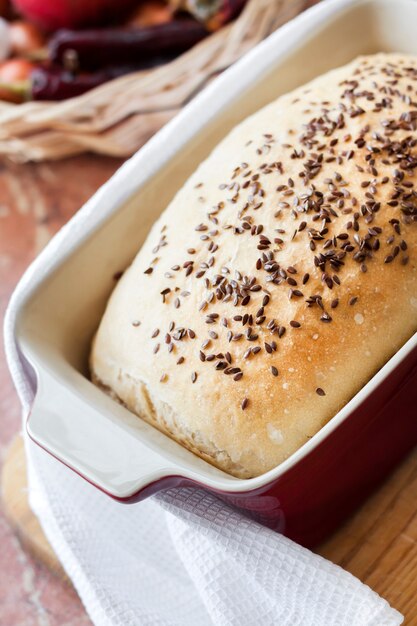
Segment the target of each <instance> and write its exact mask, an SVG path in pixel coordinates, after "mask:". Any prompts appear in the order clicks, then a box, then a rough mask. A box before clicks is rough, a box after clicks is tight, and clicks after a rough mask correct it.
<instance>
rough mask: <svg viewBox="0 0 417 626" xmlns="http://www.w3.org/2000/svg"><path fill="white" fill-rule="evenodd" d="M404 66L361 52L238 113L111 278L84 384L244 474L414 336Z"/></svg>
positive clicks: (410, 77) (295, 439) (338, 403)
mask: <svg viewBox="0 0 417 626" xmlns="http://www.w3.org/2000/svg"><path fill="white" fill-rule="evenodd" d="M416 128H417V59H416V58H413V57H409V56H402V55H396V54H390V55H385V54H378V55H375V56H368V57H361V58H359V59H357V60H355V61H354V62H352V63H351V64H349V65H347V66H345V67H343V68H340V69H337V70H334V71H332V72H329V73H328V74H326V75H324V76H321V77H320V78H317V79H316V80H314V81H313V82H311V83H309V84H308V85H306V86H303V87H301V88H299V89H297V90H295V91H294V92H292V93H289V94H287V95H285V96H283V97H280V98H278V100H276V101H275V102H272V103H271V104H270V105H268V106H266V107H265V108H263V109H262V110H261V111H259V112H257V113H255V114H254V115H252V116H251V117H250V118H248V119H246V120H245V121H244V122H243V123H241V124H239V125H238V126H237V127H236V128H234V130H232V131H231V132H230V134H229V135H228V136H227V137H226V138H225V139H224V140H223V141H222V142H221V143H220V144H219V145H218V146H217V147H216V148H215V150H214V151H213V152H212V154H211V155H210V156H209V157H208V158H207V160H206V161H204V162H203V163H202V164H201V165H200V166H199V167H198V168H197V170H196V171H195V172H194V174H193V175H192V176H191V177H190V178H189V180H188V181H187V182H186V184H185V185H184V186H183V187H182V188H181V189H180V190H179V191H178V193H177V195H176V196H175V198H174V199H173V200H172V202H171V203H170V205H169V206H168V208H167V209H166V211H165V212H164V213H163V214H162V216H161V218H160V219H159V220H158V222H157V223H156V224H155V225H154V227H153V229H152V231H151V233H150V234H149V237H148V239H147V241H146V243H145V244H144V246H143V247H142V249H141V250H140V251H139V253H138V255H137V257H136V259H135V260H134V262H133V263H132V265H131V266H130V267H129V268H128V269H127V271H126V272H125V273H124V275H123V276H122V278H121V279H120V281H119V282H118V284H117V286H116V288H115V290H114V293H113V294H112V296H111V298H110V301H109V303H108V306H107V310H106V312H105V314H104V317H103V319H102V321H101V324H100V327H99V329H98V332H97V334H96V337H95V340H94V345H93V348H92V353H91V370H92V377H93V380H94V381H95V382H96V383H98V384H99V385H101V386H102V387H103V388H105V389H106V390H107V391H109V392H110V393H112V394H113V395H114V397H116V398H117V399H118V400H120V401H121V402H123V403H124V404H125V405H126V406H127V407H128V408H129V409H130V410H131V411H133V412H134V413H136V414H137V415H139V416H140V417H141V418H143V419H144V420H146V421H148V422H149V423H150V424H153V425H154V426H156V427H157V428H159V429H160V430H161V431H163V432H164V433H166V434H167V435H169V436H170V437H172V438H174V439H176V440H177V441H178V442H179V443H181V444H182V445H184V446H186V447H187V448H189V449H190V450H191V451H193V452H194V453H196V454H198V455H200V456H201V457H203V458H204V459H206V460H207V461H209V462H210V463H212V464H213V465H216V466H217V467H219V468H221V469H223V470H224V471H226V472H229V473H230V474H233V475H234V476H237V477H245V478H246V477H253V476H257V475H259V474H261V473H263V472H265V471H267V470H270V469H271V468H273V467H275V466H276V465H277V464H279V463H280V462H282V461H283V460H284V459H286V458H287V457H288V456H289V455H291V454H292V453H293V452H294V451H295V450H297V448H299V447H300V446H302V445H303V444H304V443H305V442H306V441H307V440H308V439H309V438H311V437H312V436H313V435H314V434H315V433H316V432H317V431H318V430H319V429H320V428H321V427H322V426H323V425H324V424H326V422H328V420H330V419H331V418H332V417H333V416H334V415H335V414H336V413H337V412H338V411H339V409H341V408H342V407H343V406H344V405H345V404H346V403H347V402H348V401H349V399H351V398H352V397H353V396H354V394H355V393H356V392H357V391H358V390H359V389H360V388H361V387H363V385H365V383H366V382H367V381H368V380H369V379H370V378H371V377H372V376H373V375H374V374H375V373H376V372H377V370H378V369H379V368H381V366H382V365H384V363H385V362H386V361H387V360H388V359H389V358H390V357H391V356H392V355H393V354H394V353H395V352H396V351H397V350H398V349H399V348H400V347H401V345H403V344H404V342H405V341H406V340H407V339H408V338H409V337H410V336H411V335H412V334H413V333H414V332H415V331H416V329H417V273H416V266H417V193H416V183H417V176H416V166H417V147H416V144H417V134H416Z"/></svg>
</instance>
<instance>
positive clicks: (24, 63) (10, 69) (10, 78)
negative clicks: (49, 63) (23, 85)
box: [0, 59, 36, 85]
mask: <svg viewBox="0 0 417 626" xmlns="http://www.w3.org/2000/svg"><path fill="white" fill-rule="evenodd" d="M35 67H36V66H35V65H34V63H31V62H30V61H28V60H26V59H11V60H10V61H4V63H0V83H1V84H3V85H4V84H6V83H7V84H9V83H20V82H23V81H27V80H28V79H29V77H30V75H31V73H32V71H33V70H34V68H35Z"/></svg>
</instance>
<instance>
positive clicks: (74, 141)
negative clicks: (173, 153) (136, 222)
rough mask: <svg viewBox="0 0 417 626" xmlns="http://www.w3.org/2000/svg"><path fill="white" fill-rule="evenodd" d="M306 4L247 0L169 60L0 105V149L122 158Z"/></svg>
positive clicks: (33, 155) (35, 156)
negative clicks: (73, 94)
mask: <svg viewBox="0 0 417 626" xmlns="http://www.w3.org/2000/svg"><path fill="white" fill-rule="evenodd" d="M307 4H308V3H307V2H306V0H249V2H248V3H247V5H246V6H245V9H244V10H243V12H242V13H241V15H240V16H239V18H238V19H237V20H236V21H235V22H233V23H231V24H229V25H227V26H226V27H224V28H222V29H221V30H219V31H217V32H216V33H214V34H212V35H210V37H208V38H207V39H205V40H203V41H202V42H200V43H199V44H198V45H196V46H194V48H192V49H191V50H189V51H188V52H186V53H185V54H183V55H181V56H180V57H179V58H178V59H175V60H174V61H172V62H171V63H168V64H167V65H163V66H161V67H159V68H156V69H153V70H149V71H143V72H136V73H132V74H128V75H126V76H123V77H121V78H118V79H115V80H112V81H110V82H108V83H106V84H104V85H102V86H100V87H97V88H95V89H93V90H92V91H89V92H88V93H86V94H84V95H82V96H78V97H77V98H71V99H70V100H66V101H64V102H59V103H51V102H27V103H25V104H18V105H15V104H8V103H1V104H0V154H3V155H5V156H7V157H9V158H10V159H13V160H14V161H20V162H23V161H42V160H48V159H49V160H50V159H60V158H63V157H66V156H70V155H74V154H79V153H81V152H85V151H93V152H96V153H100V154H107V155H112V156H120V157H127V156H129V155H131V154H133V152H135V151H136V150H137V149H138V148H139V147H140V146H141V145H142V144H143V143H144V142H145V141H146V140H147V139H148V138H149V137H150V136H151V135H152V134H153V133H154V132H155V131H156V130H158V128H160V127H161V126H162V125H163V124H165V123H166V122H167V121H168V120H169V119H170V118H171V117H173V116H174V115H175V113H176V112H177V111H178V110H179V109H180V108H181V107H182V106H183V105H184V104H186V103H187V102H188V101H189V100H190V99H191V98H192V97H193V96H194V95H195V94H196V93H197V92H198V91H200V90H201V89H202V88H203V87H204V85H206V84H207V83H208V82H209V81H210V80H211V79H212V78H213V77H215V76H216V75H217V74H218V73H220V72H222V71H223V70H224V69H225V68H227V67H228V66H229V65H231V64H232V63H233V62H234V61H236V60H237V59H238V58H239V57H241V56H242V55H243V54H245V52H247V51H248V50H249V49H250V48H252V47H253V46H254V45H256V44H257V43H258V42H259V41H261V40H262V39H264V38H265V37H266V36H267V35H269V34H270V33H271V32H273V31H274V30H275V29H276V28H278V27H279V26H280V25H282V24H283V23H284V22H286V21H288V20H289V19H291V18H292V17H294V16H295V15H296V14H297V13H299V12H301V11H302V10H303V9H304V8H305V6H306V5H307ZM310 4H311V2H310Z"/></svg>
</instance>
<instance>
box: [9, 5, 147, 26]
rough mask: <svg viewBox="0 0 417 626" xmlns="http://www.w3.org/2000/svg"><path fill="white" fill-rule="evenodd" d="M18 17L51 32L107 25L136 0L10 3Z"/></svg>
mask: <svg viewBox="0 0 417 626" xmlns="http://www.w3.org/2000/svg"><path fill="white" fill-rule="evenodd" d="M13 5H14V7H15V8H16V10H17V11H18V13H19V14H21V15H23V16H24V17H25V18H26V19H28V20H29V21H31V22H34V23H35V24H37V25H39V26H41V27H42V28H44V29H45V30H48V31H52V30H56V29H58V28H77V27H80V26H85V25H95V24H102V23H105V22H108V21H109V20H113V19H116V18H119V17H120V16H123V15H124V14H126V13H127V12H128V11H129V10H130V9H133V8H134V7H135V6H136V5H137V0H13Z"/></svg>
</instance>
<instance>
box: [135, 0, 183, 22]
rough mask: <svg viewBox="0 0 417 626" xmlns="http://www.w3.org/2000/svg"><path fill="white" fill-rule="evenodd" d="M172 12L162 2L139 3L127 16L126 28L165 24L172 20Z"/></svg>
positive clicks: (156, 0) (149, 0) (152, 0)
mask: <svg viewBox="0 0 417 626" xmlns="http://www.w3.org/2000/svg"><path fill="white" fill-rule="evenodd" d="M172 16H173V10H172V8H171V7H170V6H169V5H168V4H167V3H166V2H165V1H164V0H147V2H141V3H140V4H139V5H138V7H137V9H135V11H134V12H133V13H132V14H131V15H130V16H129V20H128V22H127V23H128V26H132V27H135V28H139V27H140V28H142V27H146V26H155V24H165V23H166V22H170V21H171V20H172Z"/></svg>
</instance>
